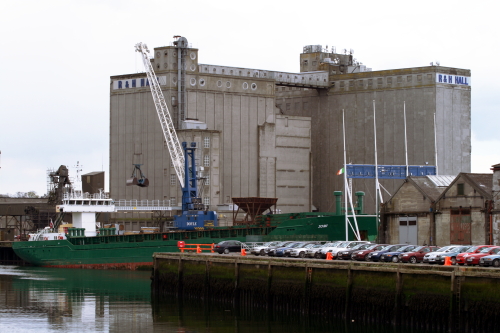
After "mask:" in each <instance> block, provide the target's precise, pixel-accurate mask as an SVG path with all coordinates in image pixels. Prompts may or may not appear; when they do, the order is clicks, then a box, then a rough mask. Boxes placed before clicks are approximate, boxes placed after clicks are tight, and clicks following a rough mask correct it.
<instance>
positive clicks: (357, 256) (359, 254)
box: [351, 244, 389, 261]
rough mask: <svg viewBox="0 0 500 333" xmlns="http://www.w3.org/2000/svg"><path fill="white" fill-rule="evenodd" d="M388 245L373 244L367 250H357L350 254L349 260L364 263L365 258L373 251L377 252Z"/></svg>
mask: <svg viewBox="0 0 500 333" xmlns="http://www.w3.org/2000/svg"><path fill="white" fill-rule="evenodd" d="M387 245H389V244H374V245H372V246H370V247H369V248H367V249H364V250H359V251H354V252H353V253H352V254H351V259H352V260H358V261H366V257H368V254H369V253H371V252H373V251H379V250H381V249H383V248H384V247H386V246H387Z"/></svg>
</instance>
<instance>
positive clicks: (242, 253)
mask: <svg viewBox="0 0 500 333" xmlns="http://www.w3.org/2000/svg"><path fill="white" fill-rule="evenodd" d="M241 255H242V256H243V257H244V256H246V255H247V250H245V249H241Z"/></svg>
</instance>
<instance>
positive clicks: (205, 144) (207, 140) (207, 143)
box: [203, 136, 210, 148]
mask: <svg viewBox="0 0 500 333" xmlns="http://www.w3.org/2000/svg"><path fill="white" fill-rule="evenodd" d="M203 148H210V137H208V136H206V137H205V138H204V139H203Z"/></svg>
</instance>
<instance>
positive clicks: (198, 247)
mask: <svg viewBox="0 0 500 333" xmlns="http://www.w3.org/2000/svg"><path fill="white" fill-rule="evenodd" d="M196 253H201V248H200V246H199V245H197V246H196Z"/></svg>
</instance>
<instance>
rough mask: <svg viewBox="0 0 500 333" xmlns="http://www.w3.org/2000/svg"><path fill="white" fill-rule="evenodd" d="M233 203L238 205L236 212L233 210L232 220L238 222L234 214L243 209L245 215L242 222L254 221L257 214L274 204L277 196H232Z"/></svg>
mask: <svg viewBox="0 0 500 333" xmlns="http://www.w3.org/2000/svg"><path fill="white" fill-rule="evenodd" d="M232 200H233V203H234V204H236V205H237V206H238V209H237V211H236V213H234V212H233V222H234V223H235V224H238V222H241V221H236V216H237V215H238V212H239V210H240V209H241V210H243V211H244V212H245V213H246V215H245V218H244V220H243V221H242V222H244V223H248V222H252V221H255V217H256V216H257V215H261V214H262V213H264V212H265V211H266V210H268V209H270V208H271V207H272V206H274V205H276V202H277V201H278V198H261V197H245V198H232Z"/></svg>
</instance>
